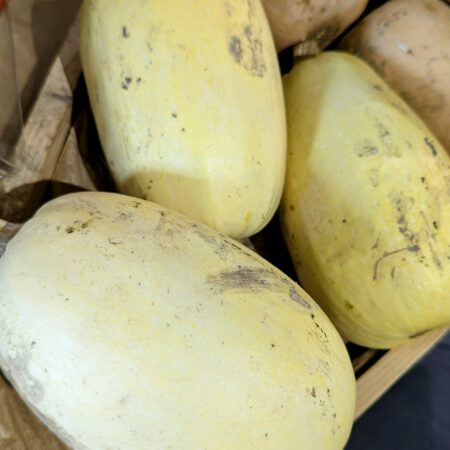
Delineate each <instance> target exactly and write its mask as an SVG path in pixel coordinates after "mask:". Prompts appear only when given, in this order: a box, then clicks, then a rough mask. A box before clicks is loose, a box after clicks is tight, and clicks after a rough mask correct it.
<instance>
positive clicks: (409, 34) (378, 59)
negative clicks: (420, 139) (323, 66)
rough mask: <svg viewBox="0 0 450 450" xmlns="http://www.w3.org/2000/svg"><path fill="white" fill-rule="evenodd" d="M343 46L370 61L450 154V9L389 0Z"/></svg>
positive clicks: (432, 2)
mask: <svg viewBox="0 0 450 450" xmlns="http://www.w3.org/2000/svg"><path fill="white" fill-rule="evenodd" d="M341 47H342V48H343V49H345V50H348V51H350V52H352V53H354V54H356V55H358V56H359V57H360V58H362V59H364V60H365V61H367V62H368V63H369V64H370V65H371V66H372V67H373V68H374V69H375V70H376V71H377V72H378V73H379V74H380V75H381V77H382V78H383V79H384V80H385V81H386V82H387V83H388V84H389V85H390V86H391V87H392V88H393V89H395V91H396V92H397V93H398V94H400V96H401V97H403V99H404V100H406V102H407V103H408V104H409V105H410V106H411V107H412V108H413V109H414V111H415V112H416V113H417V114H418V115H419V116H420V117H422V119H423V120H424V121H425V123H426V124H427V125H428V127H429V128H430V129H431V131H433V133H434V134H435V136H436V137H437V138H438V139H439V140H440V141H441V143H442V144H443V145H444V147H445V148H446V149H447V151H448V152H450V129H449V128H450V5H448V4H446V3H445V2H443V1H440V0H391V1H389V2H386V3H385V4H383V5H382V6H381V7H380V8H378V9H376V10H375V11H373V12H372V13H371V14H369V15H368V16H367V17H366V18H365V19H364V20H363V21H361V23H360V24H359V25H358V26H357V27H355V28H354V29H353V30H352V32H351V33H350V34H349V35H348V36H346V37H345V39H344V40H343V42H342V43H341Z"/></svg>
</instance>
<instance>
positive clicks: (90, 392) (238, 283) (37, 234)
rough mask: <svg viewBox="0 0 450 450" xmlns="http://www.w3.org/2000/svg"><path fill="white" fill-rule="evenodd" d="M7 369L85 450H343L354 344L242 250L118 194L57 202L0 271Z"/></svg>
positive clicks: (47, 417)
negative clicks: (349, 350)
mask: <svg viewBox="0 0 450 450" xmlns="http://www.w3.org/2000/svg"><path fill="white" fill-rule="evenodd" d="M0 284H1V286H2V289H1V290H0V365H1V368H2V370H3V371H4V373H5V374H6V375H7V376H8V377H9V379H10V380H12V382H13V384H14V386H15V387H16V389H17V390H18V392H19V393H20V394H21V395H22V396H23V397H24V398H25V400H26V401H27V402H28V404H29V405H30V406H31V407H32V408H33V409H34V410H35V411H37V412H38V413H39V415H40V417H41V418H42V420H43V421H44V423H45V424H47V425H48V426H49V427H50V428H51V429H52V430H53V431H54V432H55V433H56V434H57V435H58V436H60V437H61V438H62V439H63V440H64V441H65V442H66V443H67V444H69V445H70V446H71V447H73V448H74V449H75V450H81V449H83V450H85V449H88V450H108V449H112V448H114V449H117V450H143V449H151V450H166V449H168V448H173V449H177V450H199V449H203V448H207V449H209V450H229V449H239V450H254V449H270V450H281V449H282V450H315V449H317V450H341V449H342V448H343V447H344V444H345V442H346V440H347V438H348V436H349V433H350V428H351V426H352V422H353V417H354V407H355V380H354V375H353V370H352V366H351V362H350V359H349V356H348V354H347V351H346V348H345V346H344V344H343V342H342V340H341V338H340V336H339V335H338V333H337V331H336V329H335V328H334V327H333V325H332V324H331V322H330V321H329V319H328V318H327V317H326V316H325V314H324V313H323V312H322V311H321V310H320V309H319V307H318V306H317V305H316V304H315V303H314V301H313V300H312V299H311V298H310V297H309V296H308V295H307V294H306V293H305V292H304V291H303V290H302V289H301V288H300V287H299V286H298V285H297V284H295V283H294V282H293V281H291V280H290V279H289V278H288V277H287V276H285V275H284V274H282V273H281V272H280V271H278V270H277V269H275V268H274V267H273V266H271V265H270V264H269V263H268V262H267V261H265V260H263V259H262V258H261V257H259V256H258V255H257V254H256V253H253V252H252V251H250V250H248V249H247V248H245V247H244V246H242V245H240V244H238V243H237V242H235V241H233V240H232V239H229V238H225V237H223V236H221V235H219V234H218V233H216V232H214V231H213V230H211V229H209V228H208V227H205V226H203V225H201V224H199V223H197V222H194V221H192V220H190V219H188V218H187V217H185V216H182V215H178V214H176V213H173V212H171V211H169V210H166V209H164V208H162V207H160V206H158V205H155V204H153V203H150V202H145V201H143V200H138V199H135V198H132V197H128V196H123V195H120V194H111V193H93V192H89V193H81V194H71V195H68V196H65V197H60V198H58V199H56V200H54V201H52V202H50V203H48V204H47V205H45V206H44V207H42V208H41V209H40V210H39V211H38V213H37V214H36V216H35V217H34V218H33V219H31V220H30V221H29V222H28V223H27V224H26V225H24V226H23V228H22V229H21V230H20V231H19V232H18V234H17V235H16V236H15V237H14V238H13V240H12V241H11V242H10V243H9V245H8V247H7V249H6V253H5V255H4V256H3V257H2V258H1V259H0Z"/></svg>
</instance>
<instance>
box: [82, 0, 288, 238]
mask: <svg viewBox="0 0 450 450" xmlns="http://www.w3.org/2000/svg"><path fill="white" fill-rule="evenodd" d="M81 56H82V63H83V68H84V74H85V77H86V81H87V86H88V91H89V97H90V100H91V105H92V108H93V111H94V116H95V120H96V124H97V128H98V131H99V134H100V138H101V142H102V145H103V149H104V151H105V153H106V157H107V160H108V163H109V166H110V168H111V170H112V173H113V176H114V178H115V180H116V182H117V184H118V187H119V190H120V191H121V192H123V193H126V194H130V195H135V196H137V197H141V198H145V199H149V200H152V201H155V202H157V203H160V204H163V205H165V206H168V207H170V208H172V209H175V210H177V211H181V212H184V213H186V214H188V215H190V216H192V217H194V218H196V219H198V220H200V221H201V222H204V223H206V224H208V225H210V226H211V227H213V228H215V229H217V230H219V231H221V232H222V233H224V234H227V235H229V236H232V237H234V238H243V237H246V236H250V235H252V234H254V233H256V232H257V231H258V230H260V229H261V228H262V227H263V226H264V225H265V224H266V223H267V222H268V221H269V220H270V219H271V217H272V216H273V214H274V212H275V210H276V209H277V207H278V204H279V200H280V197H281V192H282V188H283V182H284V171H285V158H286V125H285V110H284V103H283V93H282V85H281V75H280V70H279V67H278V60H277V57H276V51H275V48H274V45H273V40H272V36H271V33H270V28H269V25H268V23H267V20H266V17H265V15H264V11H263V9H262V6H261V4H260V1H259V0H248V1H241V0H220V1H206V0H202V1H196V2H188V1H182V2H180V1H177V0H155V1H147V2H143V1H141V0H117V1H110V0H86V1H85V2H84V4H83V8H82V14H81Z"/></svg>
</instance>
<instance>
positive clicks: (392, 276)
mask: <svg viewBox="0 0 450 450" xmlns="http://www.w3.org/2000/svg"><path fill="white" fill-rule="evenodd" d="M394 277H395V266H394V267H392V269H391V278H392V279H394Z"/></svg>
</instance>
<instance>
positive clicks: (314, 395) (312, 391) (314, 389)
mask: <svg viewBox="0 0 450 450" xmlns="http://www.w3.org/2000/svg"><path fill="white" fill-rule="evenodd" d="M311 395H312V396H313V397H314V398H316V388H315V387H313V388H312V389H311Z"/></svg>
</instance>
